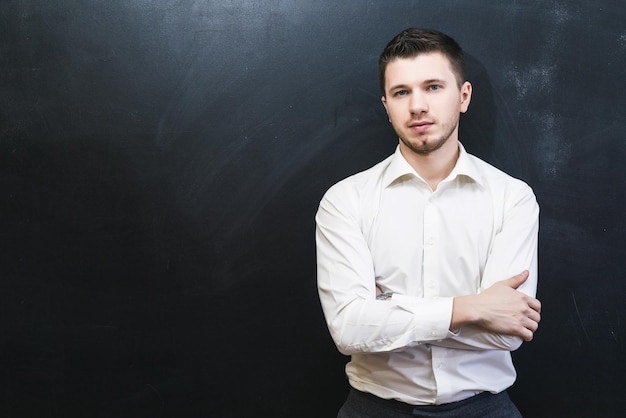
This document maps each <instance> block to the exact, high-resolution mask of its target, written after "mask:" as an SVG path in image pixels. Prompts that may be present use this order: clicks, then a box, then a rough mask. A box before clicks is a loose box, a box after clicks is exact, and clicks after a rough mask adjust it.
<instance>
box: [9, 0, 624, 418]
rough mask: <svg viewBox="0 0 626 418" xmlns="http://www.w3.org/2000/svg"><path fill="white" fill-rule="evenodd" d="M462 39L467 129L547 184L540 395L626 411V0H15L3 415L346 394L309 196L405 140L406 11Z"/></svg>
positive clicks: (526, 407) (327, 400) (550, 404)
mask: <svg viewBox="0 0 626 418" xmlns="http://www.w3.org/2000/svg"><path fill="white" fill-rule="evenodd" d="M410 26H418V27H433V28H436V29H439V30H442V31H444V32H446V33H448V34H450V35H452V36H453V37H454V38H456V39H457V40H458V41H459V42H460V43H461V45H462V46H463V47H464V49H465V51H466V53H467V54H468V66H469V77H470V81H472V82H473V84H474V92H475V93H474V99H473V102H472V105H471V107H470V110H469V112H468V113H467V114H466V115H464V116H463V118H462V121H461V140H462V142H463V143H464V145H465V146H466V148H467V149H468V150H469V151H470V152H472V153H475V154H476V155H478V156H480V157H482V158H484V159H486V160H487V161H489V162H490V163H492V164H494V165H496V166H497V167H499V168H501V169H503V170H505V171H507V172H509V173H510V174H512V175H514V176H516V177H519V178H522V179H523V180H525V181H526V182H528V183H529V184H530V185H531V186H532V187H533V188H534V190H535V192H536V194H537V197H538V200H539V203H540V206H541V231H540V285H539V298H540V299H541V300H542V302H543V311H542V314H543V320H542V322H541V326H540V330H539V332H538V333H537V334H536V337H535V340H534V341H533V342H531V343H528V344H524V345H523V346H522V348H521V349H520V350H518V351H516V352H515V353H514V361H515V363H516V366H517V369H518V372H519V376H518V381H517V383H516V385H515V386H514V387H513V389H512V390H511V392H510V393H511V396H512V398H513V399H514V400H515V402H516V403H517V404H518V406H519V408H520V409H521V410H522V412H523V413H524V415H525V416H526V417H531V418H532V417H568V418H571V417H603V418H604V417H621V416H624V411H626V378H625V377H624V376H626V362H625V360H624V359H625V358H626V350H625V344H626V341H625V339H626V336H625V322H626V310H625V308H624V300H625V299H626V298H625V297H626V284H625V283H626V281H625V280H624V271H625V270H626V244H625V241H624V234H625V231H626V224H625V220H624V219H625V216H624V214H625V213H626V171H625V170H624V161H626V141H625V140H624V132H626V117H625V109H626V95H625V94H624V92H625V91H626V77H625V76H624V68H626V5H625V4H624V3H623V2H618V1H612V0H599V1H593V2H591V1H587V2H583V1H565V0H563V1H559V0H555V1H539V0H529V1H524V2H520V1H502V0H499V1H485V0H473V1H469V0H467V1H453V0H442V1H437V2H429V1H414V0H398V1H393V2H388V1H383V0H374V1H357V0H347V1H329V0H320V1H282V0H247V1H244V0H223V1H199V0H198V1H187V2H185V1H176V0H155V1H146V0H132V1H122V0H110V1H97V0H81V1H79V0H54V1H50V0H29V1H18V0H2V1H0V416H6V417H142V416H145V417H206V416H215V417H244V416H272V417H290V418H291V417H332V416H335V414H336V411H337V409H338V407H339V405H340V404H341V403H342V402H343V400H344V398H345V396H346V394H347V382H346V380H345V377H344V375H343V366H344V364H345V362H346V358H344V357H343V356H341V355H340V354H338V352H337V350H336V349H335V347H334V345H333V343H332V341H331V339H330V336H329V334H328V331H327V329H326V327H325V325H324V321H323V318H322V313H321V309H320V305H319V301H318V298H317V293H316V285H315V247H314V219H313V217H314V214H315V212H316V210H317V205H318V203H319V200H320V198H321V196H322V194H323V193H324V192H325V191H326V190H327V188H328V187H330V186H331V185H332V184H333V183H335V182H336V181H338V180H340V179H342V178H344V177H346V176H348V175H350V174H353V173H355V172H357V171H359V170H362V169H365V168H367V167H369V166H371V165H372V164H374V163H375V162H378V161H379V160H382V159H383V158H385V157H386V156H387V155H389V154H390V153H391V152H393V149H394V147H395V145H396V143H397V139H396V138H395V137H394V135H393V132H392V130H391V128H390V126H389V124H388V122H387V119H386V117H385V114H384V110H383V107H382V105H381V104H380V100H379V99H380V92H379V91H378V86H377V73H376V71H377V69H376V63H377V58H378V54H379V53H380V51H381V50H382V48H383V47H384V45H385V44H386V43H387V41H389V39H391V37H392V36H393V35H395V34H396V33H397V32H399V31H400V30H402V29H404V28H406V27H410Z"/></svg>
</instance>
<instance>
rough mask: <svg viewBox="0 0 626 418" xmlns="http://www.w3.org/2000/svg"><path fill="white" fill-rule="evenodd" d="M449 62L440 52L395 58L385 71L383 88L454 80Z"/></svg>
mask: <svg viewBox="0 0 626 418" xmlns="http://www.w3.org/2000/svg"><path fill="white" fill-rule="evenodd" d="M454 79H455V75H454V72H453V71H452V65H451V64H450V60H448V58H447V57H446V56H445V55H443V54H442V53H440V52H430V53H425V54H420V55H417V56H415V57H411V58H396V59H394V60H393V61H390V62H389V63H388V64H387V68H386V69H385V88H387V87H390V86H394V85H398V84H416V83H422V82H424V81H428V80H443V81H448V80H454Z"/></svg>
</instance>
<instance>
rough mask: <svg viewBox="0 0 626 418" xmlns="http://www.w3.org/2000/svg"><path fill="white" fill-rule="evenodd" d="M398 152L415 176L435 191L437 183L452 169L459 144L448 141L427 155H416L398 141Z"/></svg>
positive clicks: (457, 155)
mask: <svg viewBox="0 0 626 418" xmlns="http://www.w3.org/2000/svg"><path fill="white" fill-rule="evenodd" d="M400 152H401V153H402V156H403V157H404V158H405V159H406V161H407V162H408V163H409V164H410V165H411V167H413V169H414V170H415V171H416V172H417V174H419V175H420V176H421V177H422V178H423V179H424V180H426V182H427V183H428V185H429V186H430V188H431V189H432V190H433V191H435V190H437V187H438V186H439V183H441V181H442V180H443V179H445V178H446V177H448V175H449V174H450V173H451V172H452V170H453V169H454V166H455V165H456V161H457V160H458V158H459V152H460V151H459V142H458V141H457V140H452V139H449V140H448V141H446V143H445V144H444V145H443V146H442V147H441V148H439V149H438V150H436V151H433V152H430V153H428V154H418V153H416V152H414V151H412V150H410V149H409V148H407V147H406V146H405V145H404V144H403V143H402V141H400Z"/></svg>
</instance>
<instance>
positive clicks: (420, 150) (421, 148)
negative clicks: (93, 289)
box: [394, 119, 459, 155]
mask: <svg viewBox="0 0 626 418" xmlns="http://www.w3.org/2000/svg"><path fill="white" fill-rule="evenodd" d="M458 122H459V120H458V119H456V120H454V121H450V123H448V124H444V125H442V129H443V132H442V134H441V135H439V136H437V137H435V138H432V137H431V135H430V134H429V133H424V134H420V135H418V136H417V137H414V138H411V139H410V138H409V135H407V134H406V133H405V132H403V131H402V129H399V128H396V127H395V126H394V130H395V131H396V134H397V135H398V137H399V138H400V141H402V143H403V144H404V145H405V146H406V147H407V148H408V149H410V150H411V151H412V152H414V153H416V154H419V155H428V154H431V153H433V152H435V151H437V150H438V149H440V148H441V147H443V146H444V145H445V143H446V142H448V140H449V139H450V137H451V136H452V134H453V133H454V132H455V131H456V129H457V127H458V126H459V124H458ZM435 126H436V125H435Z"/></svg>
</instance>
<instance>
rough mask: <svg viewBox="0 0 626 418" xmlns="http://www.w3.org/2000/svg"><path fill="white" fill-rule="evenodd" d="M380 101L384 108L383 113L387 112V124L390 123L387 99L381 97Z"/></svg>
mask: <svg viewBox="0 0 626 418" xmlns="http://www.w3.org/2000/svg"><path fill="white" fill-rule="evenodd" d="M380 101H381V102H382V103H383V106H385V112H387V118H388V119H389V122H391V117H389V109H388V108H387V98H386V97H385V96H382V97H381V98H380Z"/></svg>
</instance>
